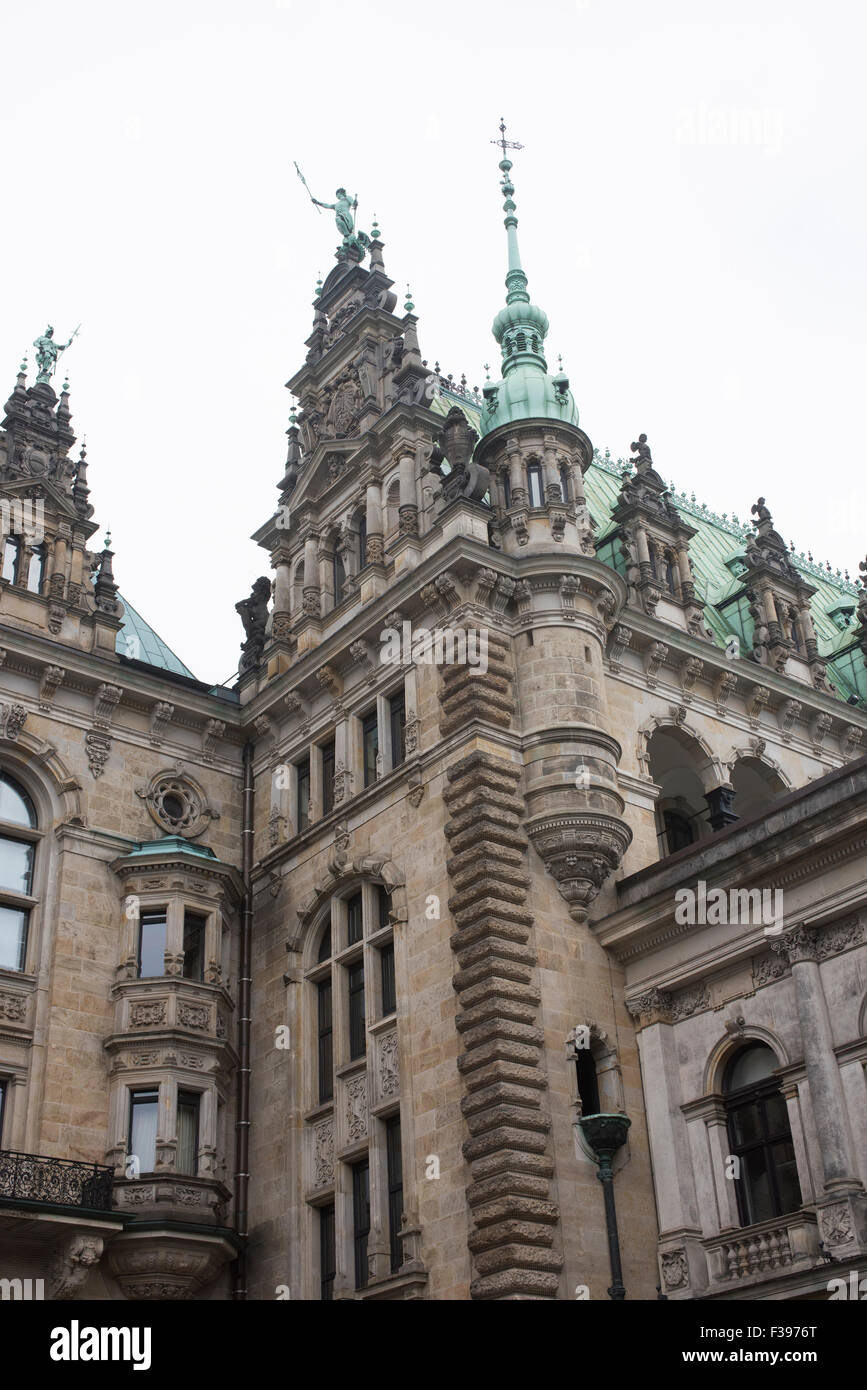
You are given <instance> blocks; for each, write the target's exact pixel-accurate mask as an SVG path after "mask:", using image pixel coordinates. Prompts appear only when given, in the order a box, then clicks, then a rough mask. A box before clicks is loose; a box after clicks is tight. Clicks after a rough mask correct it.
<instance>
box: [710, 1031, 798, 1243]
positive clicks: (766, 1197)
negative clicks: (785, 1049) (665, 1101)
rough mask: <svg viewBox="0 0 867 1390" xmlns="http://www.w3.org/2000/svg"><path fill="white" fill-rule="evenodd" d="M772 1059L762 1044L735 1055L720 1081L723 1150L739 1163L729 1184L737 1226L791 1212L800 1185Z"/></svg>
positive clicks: (767, 1049)
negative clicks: (726, 1146) (724, 1127)
mask: <svg viewBox="0 0 867 1390" xmlns="http://www.w3.org/2000/svg"><path fill="white" fill-rule="evenodd" d="M776 1066H777V1059H776V1057H775V1056H774V1054H773V1052H772V1051H771V1049H770V1048H769V1047H768V1046H767V1045H766V1044H765V1043H750V1044H749V1045H748V1046H747V1047H744V1048H742V1049H741V1050H740V1052H738V1053H737V1054H736V1055H735V1056H734V1057H733V1058H732V1060H731V1061H730V1062H729V1065H728V1067H727V1069H726V1074H725V1078H724V1081H723V1096H724V1098H725V1109H726V1118H727V1121H728V1133H729V1148H730V1151H731V1153H732V1154H733V1155H734V1156H735V1157H736V1158H738V1159H739V1160H740V1164H739V1168H740V1176H739V1177H738V1178H737V1179H736V1180H735V1191H736V1193H737V1199H738V1210H739V1213H740V1218H741V1224H742V1225H744V1226H753V1225H756V1224H757V1223H758V1222H760V1221H770V1220H771V1219H772V1218H773V1217H777V1216H784V1215H785V1214H786V1213H787V1212H790V1211H797V1210H798V1208H799V1207H800V1205H801V1185H800V1182H799V1181H798V1167H797V1163H796V1160H795V1150H794V1146H793V1144H792V1132H791V1130H790V1128H789V1114H788V1110H787V1108H786V1102H785V1100H784V1099H783V1094H782V1092H781V1090H780V1082H779V1078H778V1077H776V1076H775V1075H774V1070H775V1068H776Z"/></svg>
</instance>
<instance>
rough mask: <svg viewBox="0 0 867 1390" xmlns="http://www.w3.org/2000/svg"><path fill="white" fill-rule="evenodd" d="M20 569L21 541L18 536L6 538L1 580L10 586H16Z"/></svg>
mask: <svg viewBox="0 0 867 1390" xmlns="http://www.w3.org/2000/svg"><path fill="white" fill-rule="evenodd" d="M20 569H21V540H20V538H19V537H18V536H7V537H6V544H5V546H4V547H3V578H4V579H8V581H9V583H10V584H17V583H18V575H19V572H20Z"/></svg>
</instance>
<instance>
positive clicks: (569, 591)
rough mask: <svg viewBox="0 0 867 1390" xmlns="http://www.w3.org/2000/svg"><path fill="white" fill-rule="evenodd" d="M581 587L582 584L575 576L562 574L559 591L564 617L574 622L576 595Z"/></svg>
mask: <svg viewBox="0 0 867 1390" xmlns="http://www.w3.org/2000/svg"><path fill="white" fill-rule="evenodd" d="M580 587H581V582H580V580H579V579H577V578H576V576H575V575H574V574H561V575H560V582H559V589H560V603H561V604H562V606H563V617H564V618H568V619H570V620H572V621H574V619H575V595H576V594H577V592H578V590H579V589H580Z"/></svg>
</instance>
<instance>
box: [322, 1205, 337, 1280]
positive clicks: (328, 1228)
mask: <svg viewBox="0 0 867 1390" xmlns="http://www.w3.org/2000/svg"><path fill="white" fill-rule="evenodd" d="M336 1273H337V1241H336V1232H335V1227H334V1203H333V1202H332V1203H331V1205H330V1206H328V1207H320V1208H319V1297H320V1298H321V1300H322V1302H323V1303H330V1302H331V1301H332V1299H333V1298H334V1276H335V1274H336Z"/></svg>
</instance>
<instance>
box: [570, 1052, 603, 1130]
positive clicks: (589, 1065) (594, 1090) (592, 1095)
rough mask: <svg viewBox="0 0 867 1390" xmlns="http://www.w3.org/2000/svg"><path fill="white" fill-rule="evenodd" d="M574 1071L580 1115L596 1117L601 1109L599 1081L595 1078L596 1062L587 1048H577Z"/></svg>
mask: <svg viewBox="0 0 867 1390" xmlns="http://www.w3.org/2000/svg"><path fill="white" fill-rule="evenodd" d="M575 1070H576V1071H577V1073H578V1094H579V1096H580V1097H581V1114H582V1115H598V1114H599V1113H600V1111H601V1109H602V1106H601V1105H600V1103H599V1081H598V1078H597V1076H596V1062H595V1061H594V1059H593V1053H592V1052H591V1051H590V1048H589V1047H579V1048H578V1049H577V1050H576V1052H575Z"/></svg>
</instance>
